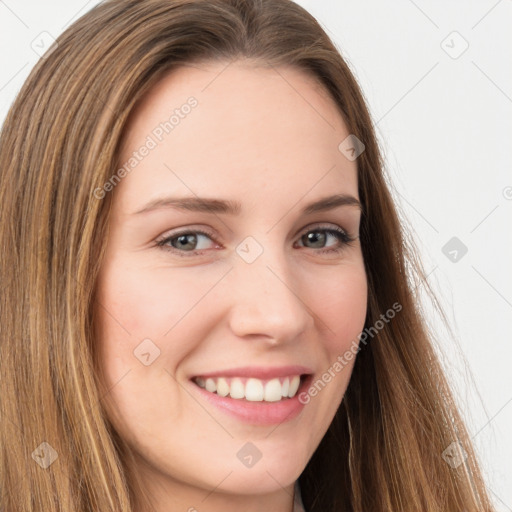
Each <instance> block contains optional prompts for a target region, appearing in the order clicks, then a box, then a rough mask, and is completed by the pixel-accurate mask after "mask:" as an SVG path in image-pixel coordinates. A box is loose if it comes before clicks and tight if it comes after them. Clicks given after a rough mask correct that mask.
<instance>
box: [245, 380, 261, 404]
mask: <svg viewBox="0 0 512 512" xmlns="http://www.w3.org/2000/svg"><path fill="white" fill-rule="evenodd" d="M245 399H246V400H250V401H251V402H261V401H262V400H263V382H261V380H258V379H249V380H248V381H247V384H246V385H245Z"/></svg>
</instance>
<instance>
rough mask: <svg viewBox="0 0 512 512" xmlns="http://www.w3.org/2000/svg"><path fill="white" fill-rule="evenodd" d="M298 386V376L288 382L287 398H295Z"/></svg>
mask: <svg viewBox="0 0 512 512" xmlns="http://www.w3.org/2000/svg"><path fill="white" fill-rule="evenodd" d="M299 384H300V377H299V376H298V375H295V376H294V377H293V378H292V380H291V381H290V389H289V390H288V396H289V397H290V398H291V397H292V396H295V393H297V390H298V389H299Z"/></svg>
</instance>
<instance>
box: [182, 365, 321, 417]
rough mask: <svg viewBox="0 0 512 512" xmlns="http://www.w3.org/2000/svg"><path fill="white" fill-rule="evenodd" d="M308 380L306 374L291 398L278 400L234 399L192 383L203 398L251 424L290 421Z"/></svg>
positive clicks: (309, 377)
mask: <svg viewBox="0 0 512 512" xmlns="http://www.w3.org/2000/svg"><path fill="white" fill-rule="evenodd" d="M310 380H311V375H308V377H306V378H305V379H304V381H303V382H301V385H300V387H299V389H298V390H297V393H296V394H295V396H294V397H293V398H287V399H284V400H280V401H279V402H265V401H262V402H251V401H249V400H245V399H235V398H230V397H229V396H220V395H217V393H211V392H210V391H206V389H203V388H201V387H199V386H198V385H197V384H195V383H194V382H192V385H193V386H194V388H195V389H196V390H197V392H198V393H199V394H200V395H201V396H202V397H203V398H204V399H205V400H207V401H208V402H209V403H211V404H212V405H214V406H216V407H218V408H219V409H221V410H222V411H224V412H226V413H227V414H229V415H230V416H234V417H235V418H237V419H239V420H241V421H244V422H245V423H249V424H252V425H276V424H280V423H284V422H286V421H291V420H292V419H294V418H296V417H297V416H298V415H299V414H300V413H301V411H302V409H303V408H304V405H305V404H302V403H301V402H300V401H299V396H300V393H301V392H302V391H303V390H304V389H307V387H308V382H309V381H310Z"/></svg>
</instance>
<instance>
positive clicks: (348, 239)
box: [156, 226, 357, 257]
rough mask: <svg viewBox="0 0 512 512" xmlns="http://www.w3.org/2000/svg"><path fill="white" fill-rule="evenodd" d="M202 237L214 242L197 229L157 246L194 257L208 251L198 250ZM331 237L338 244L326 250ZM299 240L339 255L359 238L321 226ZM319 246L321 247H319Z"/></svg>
mask: <svg viewBox="0 0 512 512" xmlns="http://www.w3.org/2000/svg"><path fill="white" fill-rule="evenodd" d="M201 237H205V238H209V239H210V240H212V241H214V240H213V235H212V234H211V233H208V232H207V231H202V230H198V229H196V230H189V231H182V232H179V233H175V234H172V235H170V236H167V237H166V238H164V239H163V240H159V241H157V242H156V245H157V246H158V247H161V248H162V249H163V250H165V251H170V252H172V253H175V254H177V255H179V256H182V257H188V256H194V255H197V254H200V253H201V252H202V251H204V250H205V249H206V248H205V247H201V248H199V249H198V248H197V245H198V243H199V239H200V238H201ZM329 237H332V238H334V239H335V240H336V241H337V243H335V244H334V247H331V245H332V244H331V245H329V246H327V248H325V244H326V243H327V242H328V240H329ZM299 240H300V241H301V242H302V243H303V244H305V243H312V244H317V247H309V248H312V249H318V250H317V251H316V252H319V253H332V252H334V253H337V252H341V251H342V250H343V249H345V247H346V246H349V245H351V244H352V243H353V242H355V241H356V240H357V237H352V236H350V235H349V234H348V233H347V232H346V231H344V230H343V229H341V228H338V227H336V228H332V227H329V228H325V227H320V226H319V227H316V228H313V229H309V230H308V231H306V232H305V233H304V234H302V235H301V236H300V238H299ZM199 245H200V244H199ZM318 245H320V247H318ZM299 247H304V245H300V246H299ZM306 248H308V247H306Z"/></svg>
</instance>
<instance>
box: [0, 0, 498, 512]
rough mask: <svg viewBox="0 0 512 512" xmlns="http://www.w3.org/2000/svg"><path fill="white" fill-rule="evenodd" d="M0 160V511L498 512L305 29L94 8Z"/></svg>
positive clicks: (340, 71) (254, 5) (363, 131)
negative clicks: (0, 300) (1, 289)
mask: <svg viewBox="0 0 512 512" xmlns="http://www.w3.org/2000/svg"><path fill="white" fill-rule="evenodd" d="M0 162H1V176H0V179H1V192H0V194H1V196H0V200H1V201H2V205H3V208H2V213H1V221H2V222H1V226H2V230H1V239H0V240H1V244H2V250H3V258H2V263H1V279H2V284H3V287H4V294H3V303H2V309H1V315H2V316H1V319H0V320H1V325H2V339H1V350H2V359H1V363H0V364H1V369H0V370H1V373H0V374H1V376H2V377H1V381H0V382H1V394H0V405H1V413H2V427H1V436H2V444H1V447H2V449H1V453H2V458H1V463H0V467H1V472H0V475H1V476H0V478H1V484H0V493H1V495H0V496H1V498H0V503H1V507H2V509H4V510H9V511H11V510H12V511H24V512H28V511H35V510H45V511H57V510H66V511H70V510H101V511H106V510H112V511H119V510H123V511H132V510H133V511H135V512H143V511H144V512H145V511H149V510H153V511H163V510H166V511H169V510H171V511H175V510H176V511H178V510H189V511H193V510H197V511H209V512H215V511H218V510H222V511H231V510H246V511H262V510H265V511H267V510H271V511H278V512H281V511H282V512H285V511H286V512H290V511H292V510H295V511H298V510H301V508H302V506H303V507H304V509H305V510H306V511H308V512H315V511H320V510H322V511H326V510H329V511H369V510H371V511H413V510H418V511H420V510H421V511H423V510H429V511H447V510H448V511H463V510H465V511H468V512H469V511H476V510H486V511H487V510H489V511H490V510H492V505H491V503H490V500H489V498H488V496H487V493H486V490H485V486H484V482H483V480H482V477H481V474H480V471H479V469H478V465H477V461H476V459H475V455H474V452H473V450H472V448H471V444H470V440H469V437H468V435H467V432H466V430H465V427H464V425H463V422H462V420H461V417H460V415H459V413H458V412H457V409H456V407H455V405H454V403H453V400H452V397H451V394H450V390H449V388H448V385H447V383H446V381H445V378H444V376H443V374H442V370H441V367H440V365H439V362H438V360H437V358H436V356H435V353H434V351H433V348H432V346H431V335H430V334H429V332H428V330H427V327H426V324H425V322H424V320H423V318H422V315H421V310H420V308H419V304H418V302H417V299H416V296H415V289H416V287H417V286H419V285H426V282H425V281H424V274H423V271H422V268H421V265H420V263H419V261H418V259H417V256H416V253H415V250H414V247H413V245H412V243H411V242H410V240H409V239H408V238H407V237H406V235H405V233H404V230H403V228H402V227H401V225H400V223H399V220H398V216H397V213H396V209H395V207H394V205H393V201H392V199H391V196H390V194H389V191H388V188H387V186H386V182H385V177H384V174H383V170H382V167H383V165H382V160H381V156H380V154H379V151H378V146H377V143H376V138H375V134H374V131H373V127H372V123H371V120H370V117H369V114H368V112H367V109H366V106H365V103H364V100H363V97H362V94H361V92H360V90H359V87H358V85H357V83H356V81H355V79H354V77H353V76H352V74H351V73H350V71H349V69H348V67H347V65H346V64H345V62H344V61H343V59H342V58H341V56H340V54H339V52H338V51H337V50H336V48H335V47H334V46H333V44H332V43H331V42H330V40H329V39H328V37H327V35H326V34H325V33H324V31H323V30H322V29H321V27H320V26H319V25H318V23H317V22H316V21H315V20H314V19H313V18H312V17H311V16H310V15H309V14H308V13H307V12H306V11H305V10H304V9H302V8H300V7H299V6H297V5H296V4H294V3H292V2H290V1H288V0H278V1H276V0H273V1H265V0H259V1H255V0H252V1H249V0H213V1H210V0H208V1H206V0H173V1H169V0H151V1H149V0H148V1H134V0H131V1H130V0H110V1H106V2H104V3H102V4H101V5H98V6H97V7H95V8H94V9H92V10H91V11H90V12H88V13H87V14H86V15H85V16H83V17H82V18H81V19H80V20H78V21H77V22H76V23H75V24H74V25H73V26H72V27H70V28H69V29H68V30H67V31H66V32H65V33H64V34H62V35H61V36H60V37H59V39H58V40H57V43H56V44H55V45H54V46H53V47H52V48H51V49H50V50H49V51H47V53H46V54H45V55H44V58H43V59H42V60H41V61H40V62H39V63H38V65H37V66H36V67H35V69H34V70H33V71H32V73H31V75H30V77H29V78H28V80H27V81H26V83H25V85H24V87H23V89H22V90H21V91H20V93H19V95H18V98H17V99H16V101H15V103H14V105H13V106H12V108H11V110H10V112H9V114H8V117H7V119H6V122H5V124H4V128H3V131H2V134H1V139H0ZM190 244H191V245H190ZM310 244H311V245H310Z"/></svg>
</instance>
